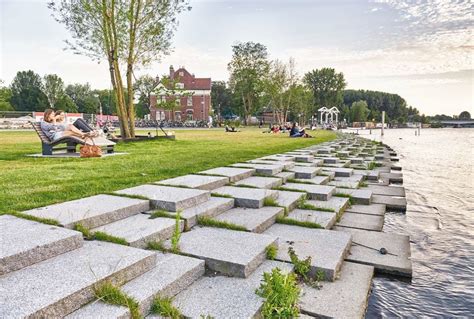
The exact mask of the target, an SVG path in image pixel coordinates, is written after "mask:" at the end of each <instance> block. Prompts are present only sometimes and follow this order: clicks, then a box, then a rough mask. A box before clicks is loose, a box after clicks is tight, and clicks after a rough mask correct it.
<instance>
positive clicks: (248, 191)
mask: <svg viewBox="0 0 474 319" xmlns="http://www.w3.org/2000/svg"><path fill="white" fill-rule="evenodd" d="M212 194H214V195H217V196H230V197H232V198H234V200H235V205H236V206H239V207H247V208H261V207H263V205H264V203H265V199H266V198H268V199H276V198H277V197H278V193H277V192H276V191H274V190H269V189H258V188H247V187H234V186H224V187H220V188H218V189H215V190H213V191H212Z"/></svg>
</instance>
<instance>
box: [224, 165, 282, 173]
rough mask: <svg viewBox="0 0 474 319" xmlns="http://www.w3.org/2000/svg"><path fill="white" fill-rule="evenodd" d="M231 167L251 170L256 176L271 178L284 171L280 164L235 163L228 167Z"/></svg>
mask: <svg viewBox="0 0 474 319" xmlns="http://www.w3.org/2000/svg"><path fill="white" fill-rule="evenodd" d="M230 166H231V167H243V168H253V169H255V171H256V172H257V173H258V174H262V175H268V176H273V175H275V174H278V173H281V172H282V171H283V169H284V165H282V164H277V163H276V164H253V163H237V164H232V165H230Z"/></svg>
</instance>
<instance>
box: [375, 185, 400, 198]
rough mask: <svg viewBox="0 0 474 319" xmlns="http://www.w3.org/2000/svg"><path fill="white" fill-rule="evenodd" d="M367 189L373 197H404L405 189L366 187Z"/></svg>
mask: <svg viewBox="0 0 474 319" xmlns="http://www.w3.org/2000/svg"><path fill="white" fill-rule="evenodd" d="M367 188H368V189H370V190H371V191H372V193H373V194H374V195H385V196H397V197H405V187H402V186H379V185H368V186H367Z"/></svg>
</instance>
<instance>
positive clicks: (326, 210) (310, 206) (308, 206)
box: [297, 201, 336, 213]
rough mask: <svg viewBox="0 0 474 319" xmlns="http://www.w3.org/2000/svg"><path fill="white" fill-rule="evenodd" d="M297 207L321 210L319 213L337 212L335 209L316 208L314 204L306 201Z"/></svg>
mask: <svg viewBox="0 0 474 319" xmlns="http://www.w3.org/2000/svg"><path fill="white" fill-rule="evenodd" d="M297 207H298V208H299V209H306V210H319V211H321V212H330V213H334V212H336V211H335V210H334V209H332V208H327V207H319V206H315V205H312V204H309V203H307V202H306V201H301V202H299V203H298V206H297Z"/></svg>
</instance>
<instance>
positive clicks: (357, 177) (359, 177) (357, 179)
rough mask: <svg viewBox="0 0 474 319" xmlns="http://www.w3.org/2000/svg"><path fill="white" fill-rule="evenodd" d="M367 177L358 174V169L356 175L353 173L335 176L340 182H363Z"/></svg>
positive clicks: (335, 179)
mask: <svg viewBox="0 0 474 319" xmlns="http://www.w3.org/2000/svg"><path fill="white" fill-rule="evenodd" d="M364 179H365V176H364V175H361V174H357V171H355V172H354V175H351V176H349V177H334V179H333V180H334V181H339V182H357V183H359V182H362V181H363V180H364Z"/></svg>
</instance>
